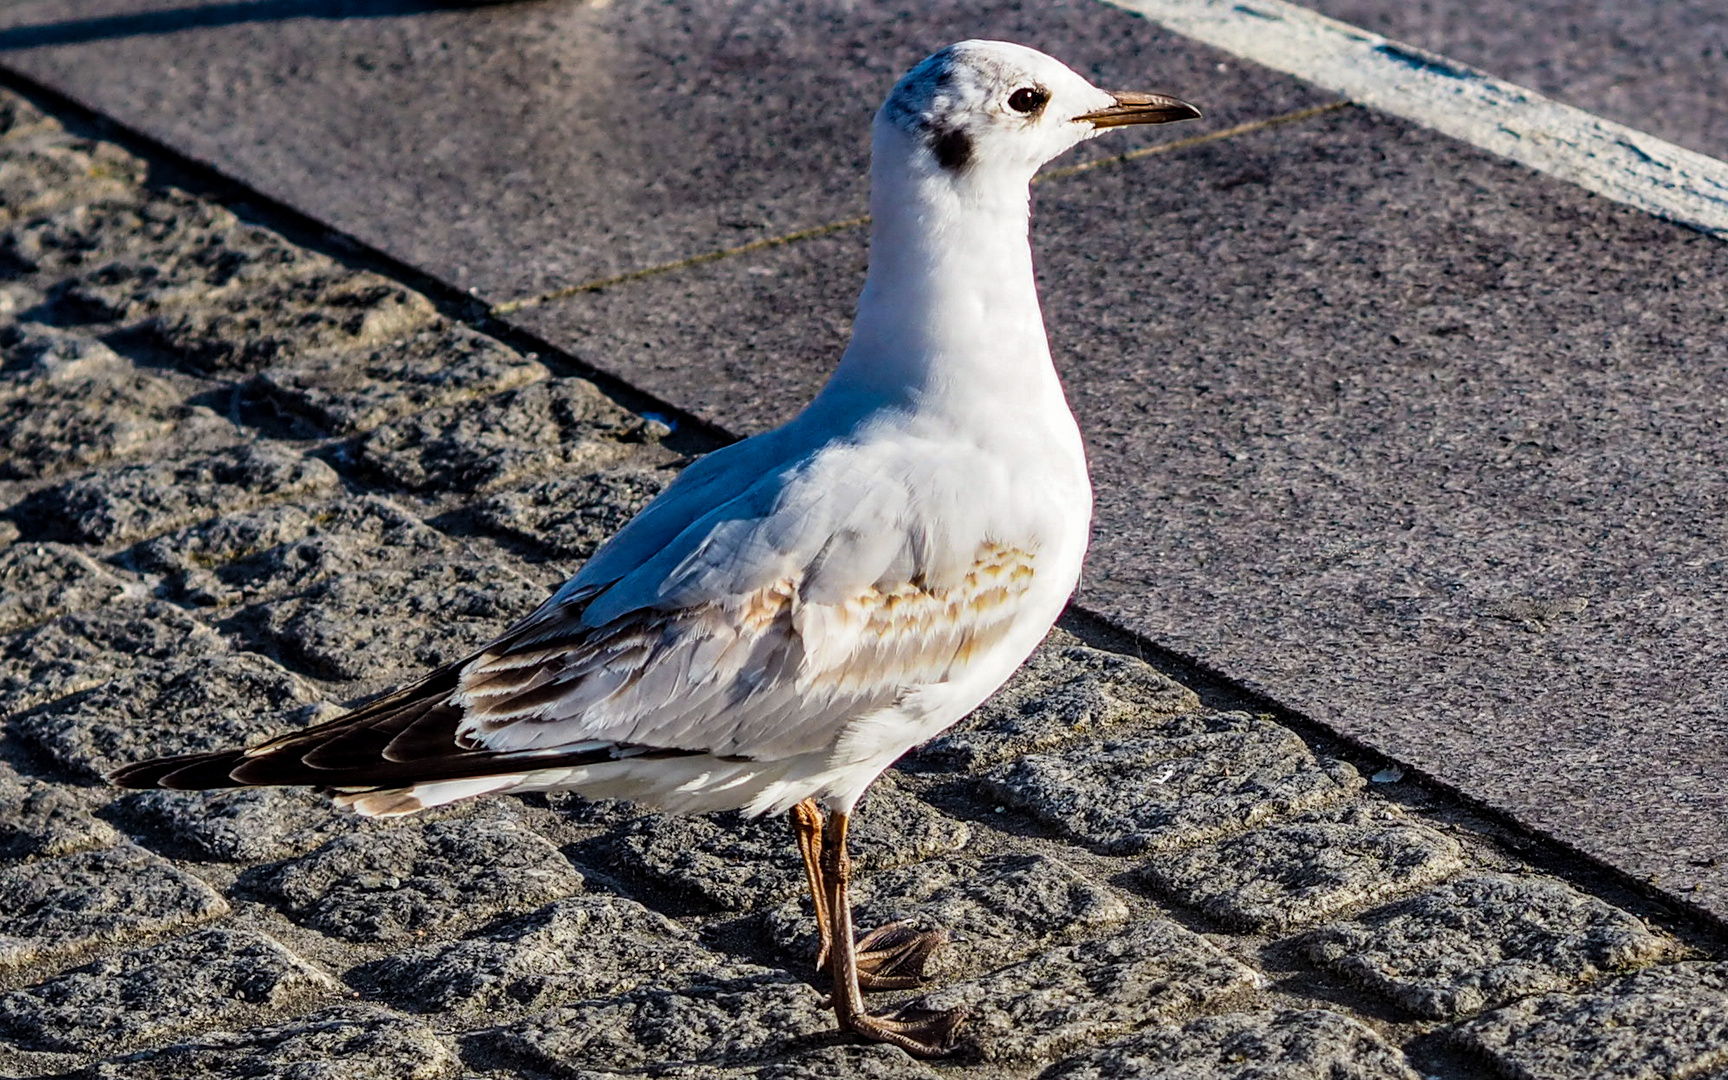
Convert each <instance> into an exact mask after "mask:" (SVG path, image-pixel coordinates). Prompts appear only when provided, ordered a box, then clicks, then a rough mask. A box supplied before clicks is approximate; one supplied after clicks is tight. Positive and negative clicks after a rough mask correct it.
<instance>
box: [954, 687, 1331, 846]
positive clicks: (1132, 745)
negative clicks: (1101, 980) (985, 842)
mask: <svg viewBox="0 0 1728 1080" xmlns="http://www.w3.org/2000/svg"><path fill="white" fill-rule="evenodd" d="M1205 727H1206V730H1204V731H1202V732H1198V733H1195V734H1184V735H1179V736H1174V737H1170V738H1161V739H1159V738H1154V739H1125V740H1120V741H1115V742H1107V743H1103V744H1096V745H1091V746H1086V747H1081V748H1075V749H1073V750H1070V751H1068V752H1065V753H1063V754H1060V755H1058V754H1028V755H1026V756H1025V757H1022V758H1019V759H1018V760H1016V761H1014V762H1012V763H1010V764H1008V765H1003V766H999V767H997V768H996V769H993V770H991V771H990V772H989V773H987V774H985V777H984V781H983V783H984V789H985V791H986V792H987V793H988V794H990V795H992V796H994V797H995V798H997V799H1000V800H1001V801H1002V802H1003V803H1005V804H1007V805H1009V806H1013V807H1018V808H1020V809H1022V810H1025V811H1026V812H1027V813H1028V814H1030V815H1031V816H1032V817H1034V818H1036V819H1037V820H1039V821H1041V822H1043V823H1045V824H1047V825H1049V826H1051V827H1052V828H1055V829H1058V830H1060V831H1062V832H1064V833H1067V834H1068V835H1070V836H1073V837H1075V838H1076V839H1078V840H1081V841H1084V842H1085V843H1088V844H1091V845H1093V846H1095V847H1097V848H1099V849H1101V850H1104V851H1109V852H1114V853H1118V854H1131V853H1134V852H1139V851H1155V850H1162V849H1167V848H1173V847H1180V846H1183V845H1185V844H1194V843H1199V842H1201V841H1204V840H1211V839H1214V838H1216V837H1218V836H1221V835H1224V834H1227V833H1230V832H1235V831H1239V830H1242V829H1247V828H1252V827H1253V826H1256V825H1260V824H1264V823H1266V822H1268V821H1274V820H1277V819H1279V818H1282V817H1287V816H1290V815H1292V814H1297V813H1301V812H1302V811H1305V810H1311V809H1316V808H1319V807H1324V806H1328V805H1331V804H1333V803H1337V802H1340V801H1342V800H1344V799H1346V798H1348V797H1349V796H1350V795H1351V794H1352V793H1353V792H1355V791H1358V790H1360V789H1361V788H1362V787H1363V781H1362V778H1361V777H1360V776H1359V775H1357V773H1356V770H1355V769H1352V768H1351V767H1350V766H1349V765H1347V764H1345V763H1343V762H1341V761H1335V760H1331V759H1316V758H1315V757H1314V755H1312V754H1310V753H1309V752H1308V748H1307V747H1306V746H1305V745H1304V744H1303V742H1302V740H1301V739H1300V738H1299V737H1298V736H1297V735H1296V733H1295V732H1293V731H1290V730H1289V729H1288V728H1282V727H1279V726H1278V725H1276V724H1273V723H1271V722H1270V721H1267V720H1262V719H1258V718H1255V717H1252V716H1249V715H1247V714H1246V713H1213V714H1209V715H1208V716H1207V717H1206V721H1205Z"/></svg>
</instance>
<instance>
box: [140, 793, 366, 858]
mask: <svg viewBox="0 0 1728 1080" xmlns="http://www.w3.org/2000/svg"><path fill="white" fill-rule="evenodd" d="M117 806H118V807H119V809H120V810H121V812H123V813H124V814H125V815H126V819H127V826H128V828H135V829H138V830H140V831H142V832H143V833H144V834H146V835H148V836H151V837H153V838H154V839H157V840H163V841H166V842H167V844H168V846H170V847H172V848H175V849H182V850H186V851H188V852H190V853H191V854H194V855H196V856H197V857H199V858H204V859H213V860H216V861H219V862H266V861H272V860H279V859H285V858H288V857H290V856H293V855H299V854H302V853H304V852H306V851H309V850H311V849H312V848H314V847H317V846H318V845H319V844H322V843H323V842H324V841H326V840H330V839H332V838H334V837H338V836H346V835H349V834H351V833H353V832H355V831H356V830H360V829H366V828H373V827H377V826H371V825H369V824H368V823H367V821H366V819H364V818H360V817H358V816H356V815H354V814H350V813H348V812H347V811H345V810H341V809H339V808H337V807H336V806H334V805H333V804H332V803H331V802H330V800H329V799H327V798H325V797H324V796H322V795H317V794H314V793H312V792H310V791H308V790H306V789H305V788H242V789H240V790H237V791H219V792H211V791H141V792H138V793H137V794H134V795H128V796H125V797H124V798H122V799H120V800H118V802H117Z"/></svg>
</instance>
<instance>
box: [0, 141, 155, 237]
mask: <svg viewBox="0 0 1728 1080" xmlns="http://www.w3.org/2000/svg"><path fill="white" fill-rule="evenodd" d="M145 171H146V167H145V165H144V162H142V161H140V160H139V159H138V158H135V157H133V156H132V155H131V154H128V153H127V152H126V151H124V150H122V149H120V148H119V147H118V146H115V145H114V144H113V143H106V142H92V141H91V140H89V139H81V138H79V137H77V136H76V135H73V134H71V133H69V132H67V131H64V130H56V129H54V128H48V129H44V130H40V131H36V132H30V133H20V134H19V135H18V136H17V137H15V138H11V139H7V140H6V141H5V142H3V143H0V225H6V224H8V223H10V222H13V221H17V220H18V219H20V218H25V217H28V216H30V215H32V214H39V213H42V212H43V211H45V210H50V209H52V208H54V207H56V206H64V205H66V204H68V203H78V202H93V201H95V200H97V199H101V198H106V197H111V196H115V195H122V194H124V193H126V192H127V191H129V190H130V189H132V188H134V187H136V186H137V185H138V184H139V183H140V182H141V181H142V180H143V179H144V174H145Z"/></svg>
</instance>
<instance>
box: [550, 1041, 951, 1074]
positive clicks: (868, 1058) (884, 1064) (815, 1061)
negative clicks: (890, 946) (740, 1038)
mask: <svg viewBox="0 0 1728 1080" xmlns="http://www.w3.org/2000/svg"><path fill="white" fill-rule="evenodd" d="M559 1075H560V1076H561V1077H565V1078H567V1080H619V1078H620V1077H653V1078H654V1080H935V1078H936V1077H938V1076H940V1075H941V1074H940V1073H938V1072H936V1071H934V1070H932V1069H930V1068H927V1067H925V1066H924V1065H922V1064H920V1063H919V1062H918V1061H917V1060H915V1059H914V1058H913V1057H912V1056H911V1055H909V1054H907V1053H906V1052H905V1051H904V1050H901V1049H899V1048H897V1047H892V1046H883V1045H881V1044H877V1045H874V1046H824V1047H821V1048H819V1049H816V1050H809V1051H805V1052H802V1053H794V1054H792V1055H791V1056H790V1057H787V1058H785V1059H782V1060H780V1061H771V1062H769V1063H767V1064H766V1065H743V1066H739V1067H736V1068H723V1067H717V1066H713V1065H685V1066H671V1067H665V1066H662V1067H649V1068H645V1069H641V1070H636V1069H632V1070H629V1071H626V1072H613V1071H612V1070H610V1069H608V1070H605V1071H600V1070H595V1069H576V1070H574V1071H572V1072H568V1073H561V1074H559Z"/></svg>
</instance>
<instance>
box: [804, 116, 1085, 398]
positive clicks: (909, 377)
mask: <svg viewBox="0 0 1728 1080" xmlns="http://www.w3.org/2000/svg"><path fill="white" fill-rule="evenodd" d="M921 153H922V151H920V150H919V148H918V147H917V145H916V143H915V142H914V138H913V136H911V135H908V134H907V133H905V132H903V131H901V130H900V129H899V128H898V127H896V126H894V125H893V124H890V123H887V122H885V121H883V120H880V119H879V120H878V121H877V124H876V130H875V140H874V146H873V148H872V155H871V167H870V210H871V215H872V219H873V223H874V224H873V228H872V231H871V235H870V272H869V276H868V277H867V278H866V280H865V282H864V292H863V294H862V295H861V296H860V297H859V300H858V314H857V318H856V319H855V320H854V321H853V324H852V342H851V344H850V345H849V346H847V349H846V352H845V355H844V356H842V358H841V360H840V367H839V369H838V370H837V371H836V372H835V374H834V377H833V379H832V380H831V381H830V382H829V384H828V386H827V387H825V388H824V390H823V392H822V395H821V398H826V399H831V400H830V401H829V402H827V403H828V404H830V405H839V404H841V403H840V402H839V401H834V400H832V399H835V398H846V399H849V400H852V401H858V400H860V399H861V398H869V399H874V401H875V402H877V403H878V404H879V405H881V404H895V403H904V404H906V405H912V404H917V405H918V406H919V407H920V408H921V409H923V410H930V409H932V408H935V409H940V410H941V411H943V412H950V411H958V410H961V409H962V408H966V411H972V412H975V411H977V409H978V407H979V405H981V404H982V405H985V406H986V407H987V408H990V409H991V410H992V411H993V412H995V414H996V416H997V418H998V420H1000V417H1001V411H1002V409H1003V408H1007V409H1009V410H1010V411H1011V412H1022V411H1026V412H1036V411H1042V410H1043V409H1047V408H1048V407H1049V406H1050V404H1052V401H1053V402H1054V404H1055V405H1056V406H1057V407H1059V408H1060V409H1061V410H1062V412H1063V414H1064V415H1066V412H1067V409H1066V404H1065V403H1064V402H1063V400H1062V397H1061V386H1060V385H1059V383H1058V382H1057V379H1056V373H1055V369H1054V368H1053V367H1052V365H1051V362H1050V346H1049V343H1048V342H1047V340H1046V339H1045V336H1044V319H1043V314H1042V312H1041V311H1040V310H1039V307H1038V292H1037V287H1036V284H1035V282H1034V280H1033V275H1032V249H1031V245H1030V243H1029V241H1028V239H1027V227H1028V224H1029V216H1030V206H1029V201H1030V196H1029V192H1028V190H1027V184H1028V180H1029V178H1028V177H1026V176H1023V175H1020V171H1021V170H1019V169H1016V168H1011V167H1010V168H1000V169H997V170H993V171H986V170H985V166H984V165H983V164H982V163H978V164H975V165H974V166H973V168H972V169H971V171H969V172H968V173H967V174H966V175H964V176H961V177H958V178H956V177H954V176H952V175H950V174H948V173H946V172H945V171H943V170H940V169H936V168H934V167H930V166H928V165H927V164H924V165H921V163H920V160H919V158H918V156H917V155H920V154H921ZM928 160H929V159H928V158H927V157H925V158H923V161H924V162H926V163H927V162H928ZM819 400H821V399H819ZM968 403H970V406H969V408H968V407H967V406H968Z"/></svg>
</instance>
